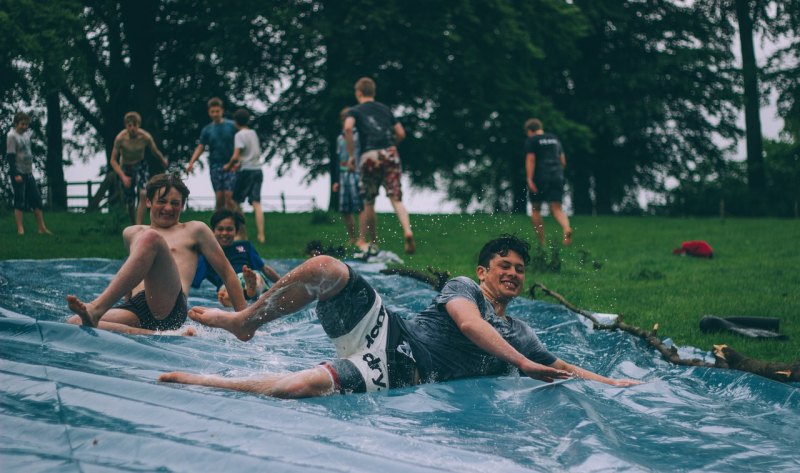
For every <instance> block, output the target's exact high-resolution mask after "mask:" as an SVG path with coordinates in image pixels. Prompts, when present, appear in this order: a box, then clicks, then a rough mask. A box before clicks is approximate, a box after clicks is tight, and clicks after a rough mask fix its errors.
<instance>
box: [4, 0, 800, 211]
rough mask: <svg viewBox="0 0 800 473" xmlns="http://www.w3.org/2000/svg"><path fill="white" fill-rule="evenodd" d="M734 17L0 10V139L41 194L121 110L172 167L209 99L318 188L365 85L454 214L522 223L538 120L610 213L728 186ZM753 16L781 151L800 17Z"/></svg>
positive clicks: (296, 7)
mask: <svg viewBox="0 0 800 473" xmlns="http://www.w3.org/2000/svg"><path fill="white" fill-rule="evenodd" d="M734 3H735V2H733V0H731V1H728V2H726V1H723V0H704V1H698V2H679V1H675V0H673V1H668V0H653V1H647V2H632V1H624V0H593V1H584V0H574V1H564V0H534V1H522V0H490V1H474V0H458V1H443V0H431V1H421V0H408V1H398V0H383V1H377V0H354V1H351V2H333V1H326V0H319V1H290V2H283V3H280V4H273V3H272V2H268V3H266V4H265V3H263V2H262V3H256V4H253V3H252V2H242V1H239V0H233V1H230V2H225V3H224V4H220V3H218V2H211V1H192V2H169V1H163V0H143V1H141V2H135V3H132V2H117V1H109V0H92V1H88V2H84V3H79V2H72V1H61V2H46V1H42V0H4V1H3V8H2V9H0V77H2V81H1V83H0V94H2V98H3V100H2V104H3V105H2V112H3V116H2V117H1V118H0V124H2V125H3V128H4V129H7V128H8V126H10V119H11V116H12V115H13V113H12V112H13V111H15V110H16V109H19V108H25V109H27V110H31V111H33V112H34V113H33V114H34V115H35V117H36V119H37V120H38V123H45V122H46V123H47V124H48V130H47V132H46V133H45V132H44V130H42V129H41V127H38V128H37V127H34V128H35V129H36V130H38V131H37V136H38V137H39V146H40V148H41V149H47V151H48V153H49V156H48V157H47V159H46V160H45V159H44V158H42V159H40V162H41V163H40V166H41V167H42V168H43V169H46V174H47V176H48V178H49V180H50V184H51V185H52V184H54V183H56V184H57V183H58V181H59V180H60V181H62V182H63V171H62V174H61V176H60V177H59V175H58V170H59V169H60V168H61V167H62V166H63V163H68V162H69V160H71V159H81V158H82V157H86V156H88V155H89V154H91V153H93V152H96V151H98V150H103V151H105V152H106V155H107V156H109V155H110V151H111V147H112V145H113V139H114V136H115V135H116V133H117V132H118V131H119V130H120V129H122V117H123V115H124V114H125V113H126V112H127V111H130V110H136V111H138V112H139V113H140V114H141V115H142V117H143V128H145V129H147V130H148V131H150V132H151V133H152V134H153V136H154V137H155V138H156V140H157V142H158V143H159V146H160V147H161V148H162V150H164V152H165V155H166V156H167V157H168V159H169V160H170V161H171V162H176V163H181V162H185V161H187V160H188V158H189V157H190V155H191V150H192V149H193V148H194V146H195V143H196V140H197V137H198V135H199V130H200V128H201V127H202V126H203V125H204V124H205V123H207V122H208V117H207V115H206V101H207V100H208V99H209V98H210V97H212V96H219V97H222V98H223V99H224V101H225V103H226V109H227V111H228V112H229V113H230V112H232V111H233V110H234V109H235V108H238V107H240V106H244V107H247V108H249V109H250V110H251V112H252V113H253V114H254V116H255V123H254V129H255V130H256V131H257V132H258V133H259V136H260V138H261V141H262V144H263V146H264V149H265V154H266V157H267V159H277V160H279V162H280V163H281V166H280V169H281V170H285V169H287V168H288V167H289V166H292V165H301V166H303V167H304V168H306V169H308V176H309V178H313V177H316V176H318V175H320V174H323V173H326V172H328V171H329V163H330V160H331V156H332V155H333V147H334V145H335V137H336V135H337V134H338V132H339V130H340V128H341V126H340V123H339V111H340V110H341V108H342V107H345V106H348V105H352V104H353V103H354V98H353V84H354V83H355V81H356V80H357V79H358V78H359V77H362V76H370V77H372V78H373V79H375V80H376V82H377V84H378V97H377V98H378V100H380V101H382V102H384V103H386V104H387V105H389V106H391V107H392V108H393V109H394V110H395V112H396V114H397V115H398V117H399V118H400V120H401V122H402V123H403V125H404V127H405V128H406V129H407V131H408V139H407V140H406V141H405V142H404V143H403V144H402V146H401V149H400V152H401V156H402V159H403V165H404V170H405V172H406V173H407V174H408V175H409V176H410V178H411V180H412V182H413V183H414V184H415V185H418V186H423V187H431V188H438V189H443V190H445V192H446V193H447V195H448V197H449V198H450V199H452V200H454V201H456V202H458V203H460V205H461V207H462V208H463V209H468V208H469V209H483V210H492V211H524V209H525V207H524V206H525V192H526V191H525V183H524V172H523V171H522V170H523V169H524V167H523V156H522V144H523V141H524V136H525V135H524V132H523V123H524V121H525V120H526V119H527V118H530V117H533V116H536V117H538V118H540V119H542V121H543V122H544V124H545V129H547V130H548V131H551V132H554V133H556V134H557V135H558V136H559V137H560V138H561V140H562V141H563V143H564V146H565V149H566V154H567V160H568V168H567V176H568V180H569V183H570V188H571V189H572V194H573V207H574V209H575V211H576V212H580V213H589V212H599V213H608V212H614V211H624V210H625V209H627V208H631V207H636V205H637V204H636V195H637V193H638V191H639V190H641V189H647V190H652V191H655V192H657V193H666V192H667V187H668V183H669V182H674V181H677V182H682V183H689V182H700V183H702V182H711V181H714V180H719V179H720V176H721V175H722V174H724V173H725V172H726V171H725V170H726V169H727V168H728V167H729V166H727V165H726V164H725V162H726V159H728V158H730V156H731V148H730V146H732V144H733V143H734V142H735V140H737V139H739V138H740V136H741V133H742V132H741V130H740V129H739V128H738V127H737V125H736V117H737V114H738V112H739V110H740V109H741V104H742V103H743V100H742V97H743V90H742V87H743V84H744V82H743V78H742V74H741V71H740V70H739V69H738V67H737V66H736V63H735V56H734V53H733V51H732V49H731V47H732V44H733V43H734V42H735V39H736V37H737V36H736V35H737V34H738V31H737V26H736V24H735V22H734V21H732V18H735V14H734V13H732V10H731V8H732V7H733V4H734ZM749 7H750V8H751V10H752V11H753V12H756V13H754V17H753V18H754V25H755V27H756V31H757V32H759V33H760V34H763V35H767V36H768V37H769V38H772V39H775V38H780V39H781V40H782V41H783V43H782V44H785V45H786V46H785V47H782V48H781V49H780V50H779V51H777V52H776V53H775V54H774V55H773V56H772V57H771V59H770V62H769V64H768V67H767V68H766V70H765V71H761V72H759V73H760V74H761V76H762V80H763V81H764V83H765V84H767V85H768V87H772V88H774V89H775V90H776V91H777V92H778V94H779V95H778V97H779V102H778V105H779V110H780V113H781V114H782V116H784V117H785V118H786V129H787V134H786V140H788V143H790V144H791V143H796V142H797V137H798V130H799V129H800V121H798V119H797V117H798V116H800V114H799V113H798V104H797V97H798V96H799V95H798V89H799V88H800V86H798V83H800V79H798V77H800V71H799V70H798V62H800V58H799V57H798V53H797V51H798V50H800V48H798V47H797V46H798V37H797V34H796V32H797V31H798V18H800V12H799V10H800V7H798V6H797V4H796V2H795V3H793V2H768V1H764V0H751V4H749ZM758 12H762V13H763V14H762V16H758ZM765 18H766V19H768V20H769V21H767V20H765ZM31 25H36V27H35V28H34V27H32V26H31ZM62 120H63V122H64V125H63V126H62V125H61V122H62ZM62 128H64V130H63V131H62V133H63V134H65V135H66V136H67V138H68V140H67V141H66V143H65V145H64V150H65V152H64V153H62V151H61V149H60V148H61V146H62V145H61V144H59V142H58V141H57V140H56V135H58V134H59V133H58V131H59V130H61V129H62ZM720 143H723V145H720ZM726 144H727V145H726ZM770 149H777V148H770ZM780 149H781V150H783V149H784V148H780ZM153 165H154V166H155V165H156V164H155V163H153ZM748 177H749V176H748Z"/></svg>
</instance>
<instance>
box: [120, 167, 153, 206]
mask: <svg viewBox="0 0 800 473" xmlns="http://www.w3.org/2000/svg"><path fill="white" fill-rule="evenodd" d="M122 171H123V172H124V173H125V175H126V176H128V177H130V178H131V186H130V187H127V188H124V189H123V193H124V194H125V202H127V203H128V204H135V203H136V200H137V198H138V197H139V192H140V191H144V190H145V188H146V187H147V181H148V180H149V179H150V172H149V170H148V169H147V163H146V162H145V160H144V159H143V160H141V161H139V162H138V163H136V164H123V165H122Z"/></svg>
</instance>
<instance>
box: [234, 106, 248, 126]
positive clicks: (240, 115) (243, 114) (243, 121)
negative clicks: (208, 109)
mask: <svg viewBox="0 0 800 473" xmlns="http://www.w3.org/2000/svg"><path fill="white" fill-rule="evenodd" d="M233 121H235V122H236V124H237V125H239V126H245V125H247V123H248V122H249V121H250V112H248V111H247V109H246V108H240V109H238V110H236V111H235V112H233Z"/></svg>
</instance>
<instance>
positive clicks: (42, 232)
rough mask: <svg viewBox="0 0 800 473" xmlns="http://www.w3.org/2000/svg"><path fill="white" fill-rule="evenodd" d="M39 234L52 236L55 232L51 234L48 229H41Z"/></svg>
mask: <svg viewBox="0 0 800 473" xmlns="http://www.w3.org/2000/svg"><path fill="white" fill-rule="evenodd" d="M39 233H41V234H43V235H52V234H53V232H51V231H50V230H48V229H47V228H40V229H39Z"/></svg>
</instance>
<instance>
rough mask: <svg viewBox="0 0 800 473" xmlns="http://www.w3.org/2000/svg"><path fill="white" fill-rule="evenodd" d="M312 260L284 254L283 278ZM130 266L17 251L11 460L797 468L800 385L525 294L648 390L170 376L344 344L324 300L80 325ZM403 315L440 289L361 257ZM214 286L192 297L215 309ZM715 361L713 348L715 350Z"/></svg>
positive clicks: (0, 335) (4, 446)
mask: <svg viewBox="0 0 800 473" xmlns="http://www.w3.org/2000/svg"><path fill="white" fill-rule="evenodd" d="M297 263H298V262H297V261H274V262H271V264H274V266H275V267H276V268H277V269H279V271H281V272H284V271H286V270H287V269H289V268H290V267H291V266H293V265H294V264H297ZM119 264H120V262H119V261H109V260H99V259H82V260H50V261H1V262H0V427H2V428H0V465H1V468H2V470H3V471H4V472H12V471H24V472H34V471H67V472H69V471H76V472H77V471H83V472H102V471H153V470H156V469H162V470H164V471H247V469H250V471H282V472H283V471H286V472H293V471H370V472H375V471H380V472H381V473H390V472H401V471H402V472H409V471H415V472H417V471H458V472H486V471H498V472H499V471H502V472H512V471H564V470H572V471H641V470H654V471H693V470H704V471H798V470H800V456H798V452H799V451H800V433H798V428H797V426H798V425H800V394H799V393H798V389H797V387H796V386H790V385H783V384H780V383H776V382H773V381H769V380H766V379H763V378H759V377H756V376H753V375H749V374H745V373H741V372H734V371H724V370H710V369H698V368H694V369H693V368H683V367H676V366H673V365H670V364H668V363H666V362H664V361H662V360H661V359H660V358H659V357H658V356H657V355H656V354H655V353H654V352H653V351H651V350H649V349H648V348H647V347H645V346H644V345H643V344H642V343H640V342H639V341H637V340H634V339H632V338H631V337H630V336H628V335H626V334H622V333H607V332H595V331H593V330H591V328H589V327H587V326H586V325H584V324H583V323H582V322H581V321H580V320H579V319H578V318H577V316H575V315H574V314H572V313H570V312H568V311H567V310H565V309H563V308H561V307H559V306H554V305H550V304H547V303H543V302H534V301H528V300H520V301H517V302H515V303H514V304H513V305H512V307H511V314H512V315H514V316H517V317H521V318H523V319H525V320H526V321H528V322H529V323H531V325H532V326H534V327H535V328H536V329H537V333H539V336H540V337H541V338H542V340H543V341H544V343H545V344H546V345H547V346H548V347H549V348H550V349H551V351H553V352H554V353H556V354H557V355H558V356H560V357H561V358H563V359H565V360H567V361H570V362H573V363H577V364H579V365H582V366H585V367H587V368H589V369H592V370H594V371H597V372H600V373H603V374H606V375H609V376H616V377H634V378H640V379H644V380H646V381H647V383H646V384H644V385H641V386H637V387H635V388H629V389H618V388H613V387H609V386H606V385H603V384H599V383H591V382H582V381H577V380H570V381H567V382H563V383H557V384H555V385H547V384H544V383H541V382H538V381H535V380H531V379H527V378H520V377H518V376H506V377H487V378H476V379H467V380H460V381H455V382H449V383H441V384H430V385H423V386H416V387H411V388H405V389H399V390H393V391H391V392H389V393H380V394H369V395H364V394H356V395H347V396H339V395H335V396H329V397H325V398H319V399H309V400H300V401H283V400H277V399H271V398H267V397H262V396H257V395H248V394H243V393H236V392H230V391H224V390H219V389H211V388H204V387H196V386H181V385H172V384H159V383H158V382H156V381H155V380H156V378H157V376H158V375H159V374H160V373H162V372H165V371H171V370H175V369H180V370H185V371H190V372H196V373H218V374H224V375H230V376H243V375H248V374H256V373H260V372H263V371H272V372H280V371H289V370H298V369H302V368H306V367H309V366H312V365H314V364H316V363H317V362H319V361H321V360H325V359H330V358H331V357H333V356H334V349H333V346H332V344H331V343H330V342H329V341H328V340H327V338H326V337H325V334H324V332H323V331H322V328H321V327H320V325H319V324H318V323H317V322H316V319H315V316H314V312H313V310H312V309H313V308H309V309H308V310H305V311H303V312H301V313H298V314H296V315H293V316H291V317H287V318H284V319H281V320H278V321H276V322H274V323H272V324H268V325H267V326H265V327H262V329H261V330H260V331H259V333H258V334H257V336H256V337H255V338H254V339H253V340H252V341H250V342H248V343H242V342H239V341H237V340H236V339H235V338H233V337H232V336H230V335H229V334H227V333H224V332H222V331H219V330H213V329H207V328H199V327H198V330H199V336H197V337H193V338H188V337H173V336H126V335H119V334H114V333H110V332H105V331H100V330H94V329H86V328H79V327H76V326H72V325H68V324H66V323H64V321H65V320H66V318H67V315H68V311H67V309H66V305H65V303H64V296H65V295H66V294H68V293H76V294H77V295H79V296H81V297H83V298H86V299H91V298H92V297H94V296H95V295H97V294H98V293H99V291H100V290H101V289H102V288H103V287H104V286H105V285H106V284H107V283H108V281H109V280H110V278H111V277H112V275H113V274H114V273H115V272H116V270H117V268H118V267H119ZM356 267H357V269H359V270H360V271H362V273H364V274H365V276H366V277H367V279H368V280H369V281H370V282H371V283H372V284H373V285H374V286H375V287H376V289H378V291H379V292H380V293H381V294H383V295H384V296H385V301H386V302H387V304H388V306H389V307H390V308H391V309H393V310H395V311H398V312H400V313H402V314H404V315H411V314H412V313H413V312H415V311H417V310H419V309H421V308H423V307H424V306H425V305H427V304H428V302H429V301H430V299H431V297H432V296H433V294H434V293H433V291H431V290H430V289H429V288H428V287H426V286H425V285H423V284H420V283H418V282H416V281H413V280H410V279H407V278H401V277H398V276H383V275H380V274H377V272H376V269H377V268H376V267H375V266H360V267H359V266H356ZM213 301H214V291H213V288H211V287H210V286H207V285H204V286H203V288H201V289H200V290H198V291H195V292H193V293H192V297H191V298H190V301H189V302H190V305H213V304H214V302H213ZM700 355H701V356H702V353H700Z"/></svg>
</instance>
